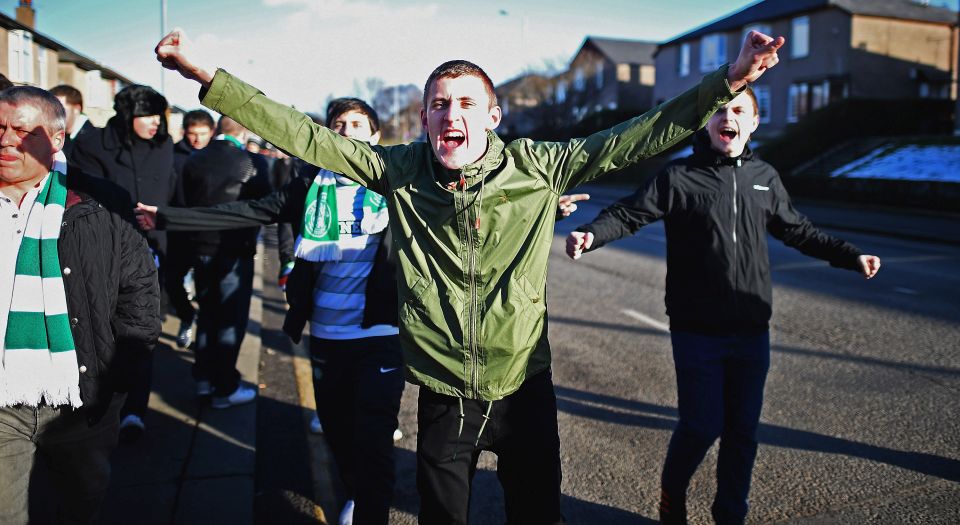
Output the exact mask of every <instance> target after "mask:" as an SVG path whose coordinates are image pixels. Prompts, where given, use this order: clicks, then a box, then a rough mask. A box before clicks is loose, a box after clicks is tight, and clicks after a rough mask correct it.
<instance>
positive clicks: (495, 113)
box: [487, 106, 503, 129]
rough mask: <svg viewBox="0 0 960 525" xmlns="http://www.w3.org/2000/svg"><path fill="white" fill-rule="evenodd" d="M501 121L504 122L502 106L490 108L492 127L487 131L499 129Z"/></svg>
mask: <svg viewBox="0 0 960 525" xmlns="http://www.w3.org/2000/svg"><path fill="white" fill-rule="evenodd" d="M501 120H503V110H501V109H500V106H493V107H492V108H490V126H489V127H488V128H487V129H497V126H499V125H500V121H501Z"/></svg>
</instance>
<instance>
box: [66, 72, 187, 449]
mask: <svg viewBox="0 0 960 525" xmlns="http://www.w3.org/2000/svg"><path fill="white" fill-rule="evenodd" d="M113 109H114V110H116V112H117V114H116V115H114V116H113V117H111V118H110V120H109V121H107V125H106V126H105V127H103V128H93V129H91V130H89V131H86V132H84V133H82V134H80V135H79V136H78V137H77V140H76V141H75V143H74V146H73V151H71V153H70V156H69V157H68V160H69V162H70V164H71V165H74V166H76V167H77V168H78V169H80V170H81V171H83V172H84V173H87V174H90V175H93V176H97V177H102V178H105V179H107V180H109V181H111V182H113V183H115V184H117V185H118V186H120V187H122V188H124V189H125V190H127V193H128V195H129V196H130V199H131V200H132V201H133V202H140V201H144V200H147V201H151V202H165V203H175V202H178V201H177V188H178V182H177V177H176V173H175V172H174V169H173V142H172V141H171V140H170V137H169V135H168V134H167V117H166V112H167V100H166V99H165V98H163V96H162V95H160V94H159V93H157V92H156V91H154V90H153V88H150V87H148V86H142V85H136V84H135V85H131V86H127V87H125V88H123V89H122V90H120V92H118V93H117V95H116V97H114V101H113ZM147 243H148V244H149V246H150V249H151V250H152V251H153V255H154V261H155V262H156V265H157V268H158V269H159V271H158V273H157V275H158V279H159V282H160V289H161V291H162V290H163V289H164V285H165V279H164V278H163V272H164V269H165V264H166V253H167V237H166V234H165V233H164V232H147ZM163 303H164V301H161V305H163ZM164 311H165V310H164V306H161V315H163V312H164ZM138 365H139V366H138V367H137V369H136V372H134V373H135V374H136V377H137V378H136V379H135V380H134V387H133V389H132V390H131V391H130V393H129V394H128V396H127V402H126V404H125V405H124V407H123V411H122V413H121V415H122V416H123V418H122V420H121V422H120V431H121V439H122V440H124V441H135V440H137V439H139V438H140V437H141V436H142V435H143V432H144V430H145V429H146V424H145V423H144V420H143V418H144V415H145V414H146V411H147V404H148V401H149V399H150V387H151V382H152V377H153V355H152V354H145V355H143V356H142V361H141V362H140V363H138Z"/></svg>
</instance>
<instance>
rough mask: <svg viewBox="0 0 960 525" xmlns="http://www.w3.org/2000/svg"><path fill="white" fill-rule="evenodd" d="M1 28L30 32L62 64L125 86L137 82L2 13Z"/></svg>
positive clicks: (35, 40) (0, 15)
mask: <svg viewBox="0 0 960 525" xmlns="http://www.w3.org/2000/svg"><path fill="white" fill-rule="evenodd" d="M0 27H4V28H6V29H22V30H24V31H29V32H30V34H31V35H33V41H34V42H36V43H37V44H40V45H41V46H43V47H45V48H47V49H52V50H54V51H56V52H57V57H58V59H59V60H60V62H68V63H71V64H76V65H77V67H79V68H80V69H83V70H86V71H90V70H93V69H96V70H99V71H100V72H101V73H100V74H101V75H102V76H103V77H105V78H109V79H116V80H119V81H121V82H123V83H125V84H136V82H134V81H132V80H130V79H129V78H127V77H125V76H123V75H121V74H120V73H117V72H116V71H114V70H112V69H110V68H108V67H106V66H104V65H102V64H100V63H99V62H97V61H95V60H93V59H91V58H87V57H86V56H84V55H81V54H80V53H77V52H76V51H74V50H72V49H70V48H69V47H67V46H65V45H63V44H61V43H60V42H58V41H56V40H54V39H52V38H50V37H48V36H46V35H44V34H42V33H39V32H37V30H36V29H33V28H30V27H27V26H25V25H23V24H21V23H20V22H18V21H17V20H16V19H14V18H10V17H9V16H7V15H5V14H3V13H0Z"/></svg>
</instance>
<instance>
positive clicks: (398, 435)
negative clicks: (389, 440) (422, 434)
mask: <svg viewBox="0 0 960 525" xmlns="http://www.w3.org/2000/svg"><path fill="white" fill-rule="evenodd" d="M401 439H403V432H400V429H399V428H398V429H396V430H394V431H393V440H394V441H400V440H401Z"/></svg>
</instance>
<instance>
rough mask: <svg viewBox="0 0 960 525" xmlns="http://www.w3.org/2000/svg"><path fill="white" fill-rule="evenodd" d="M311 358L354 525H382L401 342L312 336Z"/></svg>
mask: <svg viewBox="0 0 960 525" xmlns="http://www.w3.org/2000/svg"><path fill="white" fill-rule="evenodd" d="M310 354H311V362H312V365H313V392H314V396H315V398H316V401H317V415H318V416H319V417H320V422H321V423H322V424H323V432H324V436H325V437H326V440H327V444H329V445H330V450H331V451H332V452H333V457H334V460H336V462H337V468H338V470H339V471H340V479H341V480H342V481H343V485H344V489H345V491H346V495H347V499H352V500H354V503H355V509H354V512H353V523H354V524H356V525H367V524H377V525H386V523H387V522H388V520H389V515H390V503H391V501H392V500H393V486H394V483H395V481H396V479H395V478H396V473H395V469H394V451H393V431H394V430H396V428H397V414H398V413H399V412H400V396H401V395H403V385H404V378H403V353H402V351H401V349H400V338H399V337H398V336H386V337H368V338H364V339H345V340H331V339H317V338H315V337H311V338H310Z"/></svg>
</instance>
